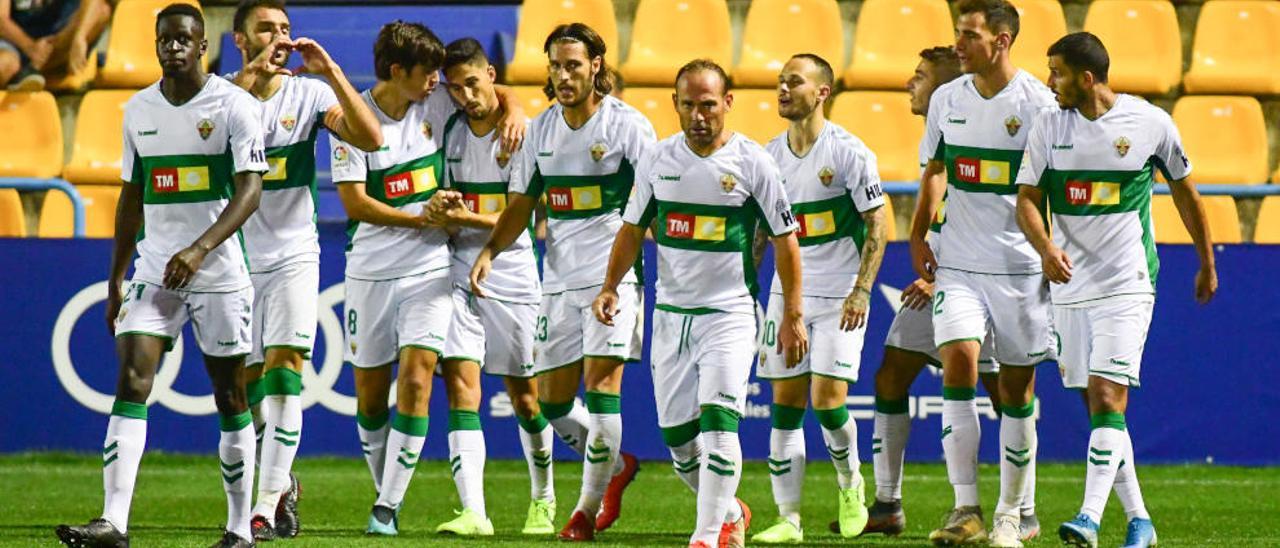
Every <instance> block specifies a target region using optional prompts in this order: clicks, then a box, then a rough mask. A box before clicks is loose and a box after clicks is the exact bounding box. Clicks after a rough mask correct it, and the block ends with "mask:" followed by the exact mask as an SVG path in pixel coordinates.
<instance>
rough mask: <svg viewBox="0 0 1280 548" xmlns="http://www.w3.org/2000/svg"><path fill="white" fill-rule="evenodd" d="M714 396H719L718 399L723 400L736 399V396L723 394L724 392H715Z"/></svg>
mask: <svg viewBox="0 0 1280 548" xmlns="http://www.w3.org/2000/svg"><path fill="white" fill-rule="evenodd" d="M716 397H719V398H720V399H722V400H725V401H738V398H736V397H734V396H731V395H729V394H725V393H724V392H716Z"/></svg>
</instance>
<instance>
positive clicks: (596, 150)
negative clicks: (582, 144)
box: [588, 143, 609, 162]
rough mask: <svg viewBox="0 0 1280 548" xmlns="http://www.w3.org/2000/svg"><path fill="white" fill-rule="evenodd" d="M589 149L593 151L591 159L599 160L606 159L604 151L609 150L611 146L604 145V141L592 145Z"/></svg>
mask: <svg viewBox="0 0 1280 548" xmlns="http://www.w3.org/2000/svg"><path fill="white" fill-rule="evenodd" d="M588 150H590V151H591V160H592V161H595V162H599V161H600V160H603V159H604V153H605V152H608V151H609V148H608V147H606V146H604V143H596V144H594V145H591V148H590V149H588Z"/></svg>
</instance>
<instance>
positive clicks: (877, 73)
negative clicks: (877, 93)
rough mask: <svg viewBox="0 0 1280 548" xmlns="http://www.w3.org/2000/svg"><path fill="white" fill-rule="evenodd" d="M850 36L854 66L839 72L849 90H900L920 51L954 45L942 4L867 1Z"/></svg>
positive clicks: (946, 10) (948, 16) (952, 30)
mask: <svg viewBox="0 0 1280 548" xmlns="http://www.w3.org/2000/svg"><path fill="white" fill-rule="evenodd" d="M855 34H856V36H855V37H854V41H853V61H852V62H850V63H849V68H847V69H845V73H844V84H845V86H846V87H849V88H853V89H893V90H900V89H902V88H903V87H905V86H906V85H907V79H908V78H911V74H912V72H914V71H915V68H916V64H918V63H919V60H920V51H921V50H924V49H928V48H932V47H934V46H947V45H951V44H954V43H955V25H954V24H953V23H952V21H951V9H950V8H948V7H947V3H946V2H945V1H944V0H866V2H864V3H863V4H862V12H861V13H860V14H859V15H858V26H857V32H856V33H855Z"/></svg>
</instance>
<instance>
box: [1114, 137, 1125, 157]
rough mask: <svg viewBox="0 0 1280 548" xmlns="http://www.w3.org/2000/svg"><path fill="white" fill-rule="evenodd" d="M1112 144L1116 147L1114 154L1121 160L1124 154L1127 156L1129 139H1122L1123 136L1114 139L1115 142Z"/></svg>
mask: <svg viewBox="0 0 1280 548" xmlns="http://www.w3.org/2000/svg"><path fill="white" fill-rule="evenodd" d="M1112 144H1113V145H1115V147H1116V154H1119V155H1120V157H1121V158H1124V157H1125V155H1126V154H1129V138H1128V137H1123V136H1122V137H1119V138H1117V139H1116V142H1114V143H1112Z"/></svg>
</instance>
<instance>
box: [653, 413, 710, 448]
mask: <svg viewBox="0 0 1280 548" xmlns="http://www.w3.org/2000/svg"><path fill="white" fill-rule="evenodd" d="M700 433H702V428H701V426H699V422H698V419H693V420H691V421H689V422H686V423H684V424H678V425H676V426H670V427H667V428H663V429H662V443H665V444H667V447H680V446H681V445H684V444H686V443H689V442H691V441H693V438H696V437H698V434H700Z"/></svg>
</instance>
